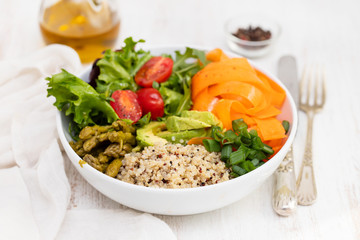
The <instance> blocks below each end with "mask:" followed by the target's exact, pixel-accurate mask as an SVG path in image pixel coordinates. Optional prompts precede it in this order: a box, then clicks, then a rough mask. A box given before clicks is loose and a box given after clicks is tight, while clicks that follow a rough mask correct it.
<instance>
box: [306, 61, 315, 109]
mask: <svg viewBox="0 0 360 240" xmlns="http://www.w3.org/2000/svg"><path fill="white" fill-rule="evenodd" d="M312 72H313V67H310V70H309V71H308V74H307V79H308V81H307V94H306V103H307V104H310V95H311V94H310V93H311V87H312V81H313V79H312V78H313V77H312V74H311V73H312Z"/></svg>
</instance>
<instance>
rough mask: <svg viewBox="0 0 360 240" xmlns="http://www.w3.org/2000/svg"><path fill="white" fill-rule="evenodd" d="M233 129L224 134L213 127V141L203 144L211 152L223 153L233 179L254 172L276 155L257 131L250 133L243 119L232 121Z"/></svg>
mask: <svg viewBox="0 0 360 240" xmlns="http://www.w3.org/2000/svg"><path fill="white" fill-rule="evenodd" d="M232 128H233V130H227V131H226V132H223V131H222V130H221V128H220V127H218V126H213V127H212V129H211V137H212V138H213V139H210V140H209V139H205V140H203V144H204V147H205V148H206V150H208V151H210V152H214V151H216V152H220V151H221V160H222V161H224V162H225V164H226V166H227V167H228V168H230V169H231V170H232V172H231V175H232V176H233V177H238V176H241V175H243V174H245V173H248V172H250V171H252V170H254V169H255V168H257V167H259V166H261V165H262V164H264V162H265V161H267V159H268V158H269V157H270V156H271V155H272V154H274V150H273V149H272V148H271V147H270V146H268V145H266V144H265V143H263V142H262V141H261V139H260V137H259V136H258V134H257V131H256V130H250V131H248V125H247V124H246V123H245V122H244V121H243V119H237V120H234V121H232Z"/></svg>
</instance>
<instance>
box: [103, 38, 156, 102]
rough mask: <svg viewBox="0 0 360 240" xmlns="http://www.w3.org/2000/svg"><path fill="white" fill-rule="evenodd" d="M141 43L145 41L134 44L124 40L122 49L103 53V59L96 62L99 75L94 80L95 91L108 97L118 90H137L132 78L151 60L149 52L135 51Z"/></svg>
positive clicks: (132, 41)
mask: <svg viewBox="0 0 360 240" xmlns="http://www.w3.org/2000/svg"><path fill="white" fill-rule="evenodd" d="M142 42H145V41H144V40H142V39H140V40H139V41H137V42H136V41H134V40H133V39H132V38H131V37H129V38H126V39H125V40H124V43H125V46H124V47H123V48H122V49H120V50H117V51H113V50H106V51H105V53H104V57H103V58H102V59H100V60H99V61H98V62H97V66H98V67H99V69H100V74H99V76H98V79H97V80H96V86H97V87H96V91H98V92H99V93H104V95H105V96H106V97H109V96H111V94H112V93H113V92H114V91H116V90H118V89H130V90H132V91H136V90H137V89H138V86H137V85H136V83H135V81H134V76H135V74H136V72H137V71H138V70H139V69H140V68H141V67H142V65H144V64H145V63H146V62H147V61H148V60H149V59H150V58H151V54H150V52H149V51H144V50H142V49H140V50H135V47H136V44H137V43H142Z"/></svg>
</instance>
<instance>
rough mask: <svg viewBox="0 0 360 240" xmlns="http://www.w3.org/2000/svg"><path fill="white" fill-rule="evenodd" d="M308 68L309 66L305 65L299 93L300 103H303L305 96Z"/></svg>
mask: <svg viewBox="0 0 360 240" xmlns="http://www.w3.org/2000/svg"><path fill="white" fill-rule="evenodd" d="M307 69H308V67H307V66H305V67H304V70H303V72H302V75H301V81H300V94H299V103H300V104H301V103H302V102H303V100H302V98H303V96H304V92H305V81H306V80H305V79H306V75H307Z"/></svg>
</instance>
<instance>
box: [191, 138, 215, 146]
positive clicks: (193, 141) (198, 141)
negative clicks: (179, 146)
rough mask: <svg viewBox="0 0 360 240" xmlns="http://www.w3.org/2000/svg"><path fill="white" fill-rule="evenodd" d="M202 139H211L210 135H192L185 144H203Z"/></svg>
mask: <svg viewBox="0 0 360 240" xmlns="http://www.w3.org/2000/svg"><path fill="white" fill-rule="evenodd" d="M204 139H212V138H211V137H194V138H191V139H190V140H189V141H188V143H187V144H188V145H190V144H196V145H204V144H203V140H204Z"/></svg>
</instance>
